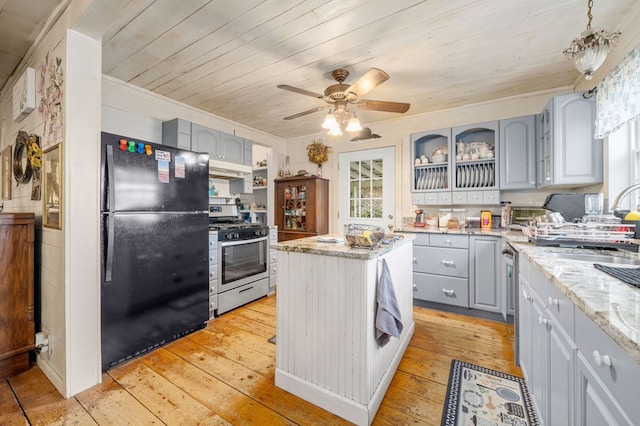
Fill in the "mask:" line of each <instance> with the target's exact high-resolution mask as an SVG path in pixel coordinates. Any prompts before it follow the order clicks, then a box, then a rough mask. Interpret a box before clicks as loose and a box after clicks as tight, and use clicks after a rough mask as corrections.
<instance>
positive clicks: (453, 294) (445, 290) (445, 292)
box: [442, 288, 456, 297]
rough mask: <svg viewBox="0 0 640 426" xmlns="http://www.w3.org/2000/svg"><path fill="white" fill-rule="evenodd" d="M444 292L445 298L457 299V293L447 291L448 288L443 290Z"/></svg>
mask: <svg viewBox="0 0 640 426" xmlns="http://www.w3.org/2000/svg"><path fill="white" fill-rule="evenodd" d="M442 292H443V293H444V295H445V296H447V297H455V295H456V292H455V291H453V290H447V289H446V288H443V289H442Z"/></svg>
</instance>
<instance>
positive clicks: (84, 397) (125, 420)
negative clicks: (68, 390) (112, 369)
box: [76, 374, 163, 425]
mask: <svg viewBox="0 0 640 426" xmlns="http://www.w3.org/2000/svg"><path fill="white" fill-rule="evenodd" d="M76 399H77V400H78V402H79V403H80V404H82V406H83V407H84V408H85V409H86V410H87V411H88V412H89V414H90V415H91V417H93V418H94V419H95V421H96V422H97V423H98V424H100V425H131V424H136V425H156V424H157V425H160V424H163V423H162V421H161V420H160V419H159V418H158V417H156V416H155V415H154V414H153V413H152V412H151V411H150V410H149V409H148V408H147V407H145V405H144V404H143V403H141V402H140V401H138V400H137V399H136V398H135V397H134V396H133V395H132V394H131V393H129V392H127V391H126V390H125V389H124V388H123V387H122V386H121V385H120V384H118V383H116V382H115V381H114V380H113V379H112V378H111V376H109V375H108V374H103V375H102V383H101V384H99V385H97V386H94V387H92V388H90V389H87V390H86V391H84V392H81V393H79V394H78V395H76Z"/></svg>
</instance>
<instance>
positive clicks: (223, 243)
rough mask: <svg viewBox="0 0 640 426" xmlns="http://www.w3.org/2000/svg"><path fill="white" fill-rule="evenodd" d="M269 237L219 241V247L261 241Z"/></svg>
mask: <svg viewBox="0 0 640 426" xmlns="http://www.w3.org/2000/svg"><path fill="white" fill-rule="evenodd" d="M268 239H269V237H266V236H265V237H260V238H250V239H248V240H239V241H220V247H229V246H239V245H241V244H250V243H259V242H261V241H267V240H268Z"/></svg>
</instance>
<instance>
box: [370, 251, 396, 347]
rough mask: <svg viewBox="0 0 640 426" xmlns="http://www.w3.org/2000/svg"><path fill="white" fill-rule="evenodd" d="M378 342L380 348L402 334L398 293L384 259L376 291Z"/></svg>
mask: <svg viewBox="0 0 640 426" xmlns="http://www.w3.org/2000/svg"><path fill="white" fill-rule="evenodd" d="M376 301H377V302H378V307H377V310H376V342H378V345H379V346H380V347H383V346H385V345H386V344H387V343H389V340H390V339H391V336H393V337H400V333H402V317H401V315H400V309H398V301H397V300H396V292H395V290H394V289H393V281H392V280H391V272H389V265H387V261H386V260H385V259H382V274H381V275H380V281H379V282H378V289H377V291H376Z"/></svg>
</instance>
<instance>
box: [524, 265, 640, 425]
mask: <svg viewBox="0 0 640 426" xmlns="http://www.w3.org/2000/svg"><path fill="white" fill-rule="evenodd" d="M518 283H519V285H518V287H519V294H518V297H519V311H518V335H519V341H518V345H519V361H520V366H521V367H522V372H523V374H524V376H525V378H526V380H527V384H528V387H529V391H530V393H531V396H532V398H533V402H534V406H535V408H536V410H537V413H538V416H539V418H540V420H541V422H542V424H545V425H563V426H564V425H569V426H571V425H580V426H595V425H632V424H636V423H634V422H635V421H637V419H640V406H639V405H638V403H637V391H636V389H637V386H638V385H637V384H638V383H639V382H640V365H638V363H636V362H635V361H634V360H632V359H631V358H630V357H629V356H628V355H627V354H626V353H625V352H624V350H623V349H622V348H620V347H619V346H618V345H617V344H616V343H615V342H614V341H613V340H611V339H610V338H609V337H608V336H607V335H606V334H605V333H604V332H603V331H602V330H601V329H600V328H599V327H598V326H597V325H596V324H595V323H594V322H593V321H592V320H591V319H589V318H588V317H587V316H586V315H585V314H583V313H582V311H580V309H578V308H576V307H575V306H574V304H573V303H572V302H571V301H570V300H569V299H568V298H567V297H566V296H564V295H563V294H562V293H561V292H560V291H559V290H558V289H557V288H556V287H555V285H554V284H553V283H551V282H550V281H549V280H547V279H545V278H544V276H543V275H542V274H541V273H540V272H539V271H538V270H537V269H536V268H535V266H533V265H531V264H530V263H528V262H527V261H526V259H520V276H519V281H518ZM607 364H609V365H607Z"/></svg>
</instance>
